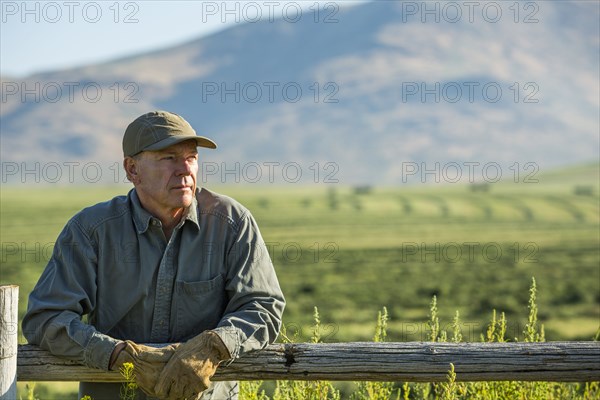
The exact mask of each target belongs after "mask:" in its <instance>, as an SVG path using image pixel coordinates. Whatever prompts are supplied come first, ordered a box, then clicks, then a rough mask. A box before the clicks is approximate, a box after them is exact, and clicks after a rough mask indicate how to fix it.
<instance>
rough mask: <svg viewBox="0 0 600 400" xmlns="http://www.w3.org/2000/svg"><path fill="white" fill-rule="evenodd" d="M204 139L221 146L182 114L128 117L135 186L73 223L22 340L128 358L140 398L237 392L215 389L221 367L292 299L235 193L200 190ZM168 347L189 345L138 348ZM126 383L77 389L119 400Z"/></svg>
mask: <svg viewBox="0 0 600 400" xmlns="http://www.w3.org/2000/svg"><path fill="white" fill-rule="evenodd" d="M198 146H199V147H205V148H213V149H214V148H216V144H215V143H214V142H213V141H212V140H210V139H208V138H205V137H201V136H197V135H196V132H195V131H194V129H193V128H192V127H191V126H190V125H189V124H188V123H187V121H185V120H184V119H183V118H182V117H180V116H178V115H176V114H172V113H169V112H165V111H155V112H150V113H147V114H144V115H142V116H140V117H139V118H137V119H136V120H135V121H133V122H132V123H131V124H130V125H129V126H128V127H127V129H126V131H125V134H124V137H123V153H124V162H123V166H124V168H125V171H126V173H127V176H128V178H129V180H130V181H131V182H132V183H133V186H134V188H133V189H132V190H131V191H130V192H129V193H128V194H127V196H118V197H115V198H114V199H112V200H110V201H108V202H105V203H100V204H97V205H95V206H92V207H89V208H86V209H84V210H83V211H81V212H79V213H78V214H76V215H75V216H74V217H73V218H72V219H71V220H70V221H69V222H68V223H67V225H66V226H65V228H64V229H63V231H62V232H61V234H60V236H59V237H58V240H57V242H56V244H55V247H54V252H53V254H52V258H51V260H50V261H49V263H48V265H47V266H46V269H45V270H44V272H43V274H42V276H41V277H40V280H39V281H38V283H37V285H36V286H35V288H34V290H33V291H32V293H31V294H30V296H29V304H28V310H27V314H26V315H25V317H24V319H23V333H24V335H25V337H26V338H27V340H28V341H29V342H30V343H32V344H37V345H40V346H41V347H42V348H44V349H47V350H49V351H50V352H52V353H53V354H55V355H58V356H63V357H68V358H71V359H74V360H78V361H80V362H82V363H83V364H85V365H87V366H90V367H94V368H100V369H104V370H109V369H113V370H117V369H119V368H120V367H121V366H122V365H123V364H124V363H125V362H132V363H133V364H134V372H135V375H136V381H137V383H138V385H139V387H140V388H141V389H142V390H143V392H144V393H142V392H139V393H138V399H145V398H152V397H158V398H165V399H186V398H187V399H196V398H200V396H201V398H202V399H218V400H222V399H235V398H236V397H237V392H238V390H237V383H236V382H215V383H213V384H212V385H211V383H210V378H211V377H212V375H213V374H214V372H215V370H216V368H217V366H218V365H219V364H220V363H227V362H232V361H233V360H235V359H236V358H237V357H239V356H240V355H242V354H245V353H247V352H249V351H253V350H257V349H260V348H263V347H265V346H266V345H267V344H269V343H272V342H273V341H274V340H275V339H276V337H277V334H278V332H279V328H280V326H281V315H282V313H283V309H284V305H285V300H284V298H283V294H282V293H281V289H280V287H279V283H278V281H277V277H276V275H275V271H274V269H273V265H272V263H271V260H270V258H269V255H268V252H267V249H266V246H265V243H264V241H263V239H262V237H261V234H260V232H259V230H258V226H257V225H256V222H255V221H254V218H253V217H252V215H251V214H250V213H249V212H248V210H247V209H246V208H244V207H243V206H242V205H240V204H239V203H237V202H236V201H235V200H233V199H231V198H229V197H226V196H222V195H219V194H216V193H213V192H211V191H209V190H206V189H199V188H197V187H196V174H197V172H198V152H197V147H198ZM84 316H86V317H87V320H88V323H85V322H83V321H82V317H84ZM171 342H185V343H182V344H180V345H177V344H175V345H171V346H164V345H163V347H155V346H145V345H141V344H140V343H153V344H159V343H162V344H164V343H171ZM120 387H121V385H120V384H108V383H89V382H88V383H85V382H82V383H81V384H80V395H91V396H92V398H93V399H94V400H101V399H111V400H114V399H118V398H119V391H120ZM147 396H148V397H147Z"/></svg>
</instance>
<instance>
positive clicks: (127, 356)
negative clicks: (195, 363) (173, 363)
mask: <svg viewBox="0 0 600 400" xmlns="http://www.w3.org/2000/svg"><path fill="white" fill-rule="evenodd" d="M177 346H179V345H178V344H171V345H169V346H165V347H160V348H157V347H149V346H144V345H142V344H136V343H134V342H132V341H130V340H127V341H125V347H124V348H123V349H122V350H121V351H120V352H119V353H118V355H117V358H116V360H115V362H114V363H113V364H112V365H111V368H110V369H111V370H113V371H115V370H116V371H118V370H119V369H120V368H121V367H122V366H123V364H124V363H127V362H130V363H132V364H133V373H134V375H135V382H136V383H137V385H138V387H139V388H140V389H142V391H144V393H146V394H147V395H149V396H153V397H157V395H156V393H155V392H154V387H155V386H156V382H157V380H158V378H159V376H160V373H161V371H162V370H163V368H164V367H165V365H167V363H168V361H169V359H170V358H171V356H172V355H173V354H174V353H175V349H176V348H177Z"/></svg>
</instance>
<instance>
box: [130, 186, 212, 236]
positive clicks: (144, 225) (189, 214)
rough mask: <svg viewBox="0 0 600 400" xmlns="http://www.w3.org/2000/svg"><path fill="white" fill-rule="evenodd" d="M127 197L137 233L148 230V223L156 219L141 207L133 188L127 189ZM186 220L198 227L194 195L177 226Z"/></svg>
mask: <svg viewBox="0 0 600 400" xmlns="http://www.w3.org/2000/svg"><path fill="white" fill-rule="evenodd" d="M196 194H198V189H196ZM129 199H130V201H131V206H132V207H131V208H132V210H133V221H134V223H135V227H136V229H137V231H138V233H139V234H141V233H144V232H146V231H147V230H148V226H150V223H151V222H152V221H153V220H158V219H157V218H156V217H154V216H153V215H152V214H150V213H149V212H148V211H146V209H145V208H144V207H142V203H140V198H139V196H138V194H137V192H136V190H135V188H134V189H131V190H130V191H129ZM186 221H191V222H192V223H193V224H194V225H196V227H197V228H198V229H200V224H199V222H198V200H197V199H196V196H194V197H193V198H192V204H191V205H190V206H189V207H188V208H187V209H186V210H185V214H184V216H183V218H182V222H181V223H180V224H179V225H178V227H180V226H183V224H184V223H185V222H186Z"/></svg>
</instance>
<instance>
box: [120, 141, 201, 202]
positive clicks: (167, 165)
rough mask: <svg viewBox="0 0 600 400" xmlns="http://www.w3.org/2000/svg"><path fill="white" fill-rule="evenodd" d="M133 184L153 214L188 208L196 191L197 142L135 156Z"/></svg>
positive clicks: (184, 143) (183, 143) (179, 144)
mask: <svg viewBox="0 0 600 400" xmlns="http://www.w3.org/2000/svg"><path fill="white" fill-rule="evenodd" d="M134 164H135V176H134V177H133V179H132V181H133V183H134V185H135V188H136V191H137V193H138V195H139V197H140V200H141V202H142V205H143V206H144V207H145V208H146V209H148V211H150V212H151V213H156V212H159V213H164V212H170V211H173V210H177V209H181V208H186V207H188V206H189V205H190V204H192V199H193V197H194V193H195V192H196V175H197V173H198V151H197V150H196V142H195V141H186V142H182V143H178V144H175V145H173V146H171V147H168V148H166V149H164V150H159V151H144V152H142V153H141V154H140V155H139V156H138V157H135V160H134Z"/></svg>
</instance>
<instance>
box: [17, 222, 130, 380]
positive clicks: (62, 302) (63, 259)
mask: <svg viewBox="0 0 600 400" xmlns="http://www.w3.org/2000/svg"><path fill="white" fill-rule="evenodd" d="M96 266H97V252H96V251H95V249H94V246H93V243H92V241H91V240H90V238H89V237H88V236H87V235H86V234H85V232H84V231H83V229H82V228H81V226H79V225H78V223H77V220H76V219H75V218H73V219H71V221H69V223H67V225H66V226H65V228H64V229H63V231H62V232H61V234H60V235H59V237H58V239H57V241H56V243H55V245H54V251H53V254H52V258H51V259H50V261H49V262H48V265H47V266H46V269H45V270H44V272H43V273H42V276H41V277H40V279H39V281H38V283H37V284H36V286H35V288H34V289H33V291H32V292H31V294H30V295H29V303H28V308H27V313H26V315H25V317H24V318H23V334H24V335H25V337H26V338H27V340H28V342H29V343H31V344H37V345H39V346H40V347H42V348H43V349H45V350H48V351H50V352H51V353H52V354H54V355H57V356H61V357H67V358H70V359H73V360H77V361H79V362H81V363H83V364H85V365H87V366H89V367H93V368H100V369H104V370H108V368H109V360H110V357H111V354H112V352H113V350H114V349H115V346H116V345H117V344H118V343H119V341H118V340H116V339H114V338H111V337H109V336H107V335H104V334H102V333H100V332H98V331H96V329H95V328H94V327H93V326H91V325H88V324H86V323H84V322H83V321H82V320H81V318H82V316H83V315H86V314H89V313H90V312H92V310H94V308H95V306H96V300H95V297H96V289H97V286H96Z"/></svg>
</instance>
